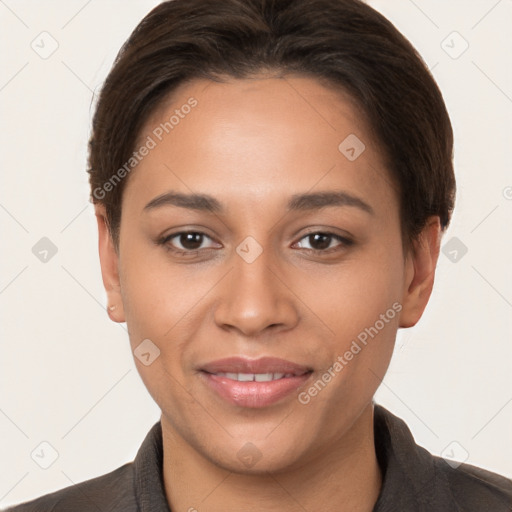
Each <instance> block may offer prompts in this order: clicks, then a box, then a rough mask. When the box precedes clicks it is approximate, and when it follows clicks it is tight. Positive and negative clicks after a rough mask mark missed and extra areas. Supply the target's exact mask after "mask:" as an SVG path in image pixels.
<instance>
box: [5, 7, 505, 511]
mask: <svg viewBox="0 0 512 512" xmlns="http://www.w3.org/2000/svg"><path fill="white" fill-rule="evenodd" d="M157 3H158V2H156V1H154V0H139V1H131V2H127V1H126V0H102V1H100V0H89V1H85V0H66V1H64V0H46V1H45V2H34V1H33V0H24V1H22V0H0V34H1V42H0V44H1V51H0V70H1V71H0V73H1V75H0V108H1V120H0V123H1V133H2V138H1V148H0V165H1V170H2V172H1V188H0V227H1V234H2V236H1V240H2V251H1V267H0V269H1V270H0V308H1V324H0V329H1V331H0V332H1V357H0V386H1V387H0V392H1V394H0V444H1V457H0V460H1V464H2V468H1V472H0V506H6V505H9V504H11V503H17V502H20V501H23V500H27V499H29V498H32V497H35V496H38V495H41V494H44V493H47V492H50V491H53V490H56V489H59V488H61V487H64V486H68V485H71V484H72V483H76V482H79V481H82V480H85V479H88V478H91V477H93V476H98V475H100V474H103V473H106V472H108V471H111V470H113V469H115V468H117V467H118V466H120V465H121V464H123V463H125V462H127V461H130V460H132V459H133V457H134V455H135V453H136V450H137V449H138V447H139V445H140V443H141V441H142V439H143V438H144V436H145V434H146V433H147V431H148V430H149V428H150V427H151V426H152V425H153V424H154V422H156V421H157V420H158V418H159V410H158V408H157V407H156V405H154V404H153V402H152V400H151V398H150V397H149V395H148V393H147V392H146V391H145V388H144V386H143V384H142V382H141V380H140V378H139V376H138V374H137V371H136V369H135V365H134V362H133V360H132V355H131V353H130V349H129V344H128V337H127V333H126V330H125V327H124V325H118V324H114V323H112V322H110V320H109V319H108V317H107V314H106V312H105V310H104V307H105V305H106V301H105V294H104V291H103V288H102V284H101V279H100V269H99V263H98V256H97V238H96V226H95V220H94V216H93V209H92V206H91V204H90V203H89V202H88V184H87V175H86V172H85V168H86V149H87V139H88V133H89V126H90V118H91V115H92V106H91V102H92V96H93V91H97V90H98V87H99V86H100V85H101V83H102V81H103V79H104V78H105V76H106V74H107V72H108V70H109V68H110V66H111V64H112V62H113V59H114V57H115V55H116V53H117V51H118V49H119V48H120V46H121V44H122V43H123V42H124V40H125V39H126V38H127V37H128V35H129V34H130V32H131V31H132V29H133V28H134V27H135V25H136V24H137V23H138V21H139V20H140V19H141V18H142V17H143V16H144V15H145V14H146V13H147V12H148V11H149V10H150V9H151V8H152V7H153V6H154V5H156V4H157ZM369 3H370V4H371V5H372V6H374V7H375V8H377V9H378V10H379V11H381V12H382V13H383V14H384V15H386V16H387V17H388V18H390V19H391V21H392V22H394V23H395V24H396V25H397V27H398V28H399V29H400V30H401V31H402V32H403V33H404V34H405V35H406V36H407V37H408V38H409V39H410V40H411V41H412V43H413V44H414V45H415V46H416V47H417V48H418V50H419V51H420V53H421V54H422V56H423V57H424V59H425V61H426V62H427V64H428V66H429V67H430V68H431V69H432V70H433V74H434V75H435V78H436V79H437V81H438V83H439V85H440V88H441V90H442V91H443V94H444V97H445V100H446V103H447V106H448V110H449V112H450V115H451V117H452V121H453V126H454V131H455V144H456V154H455V164H456V174H457V179H458V197H457V206H456V213H455V215H454V218H453V223H452V225H451V227H450V228H449V231H448V232H447V234H446V235H445V237H444V241H443V245H446V244H447V243H448V244H449V245H448V246H447V247H445V250H444V252H445V254H442V255H441V258H440V261H439V266H438V271H437V281H436V285H435V290H434V295H433V298H432V300H431V302H430V304H429V306H428V308H427V311H426V313H425V315H424V318H423V319H422V320H421V322H420V324H419V325H417V326H416V327H414V328H413V329H408V330H405V331H401V332H400V334H399V337H398V340H397V345H396V351H395V355H394V359H393V362H392V364H391V367H390V369H389V371H388V374H387V376H386V379H385V381H384V383H383V384H382V386H381V388H380V390H379V392H378V395H377V401H378V402H380V403H381V404H383V405H384V406H386V407H388V408H389V409H390V410H391V411H393V412H394V413H395V414H397V415H399V416H401V417H402V418H404V419H405V420H406V422H407V423H408V424H409V426H410V428H411V430H412V431H413V434H414V436H415V438H416V440H417V442H419V443H420V444H422V445H424V446H425V447H426V448H428V449H429V450H430V451H432V452H433V453H435V454H444V455H445V456H446V457H447V458H452V459H459V460H460V459H465V458H466V457H467V461H468V462H469V463H472V464H475V465H479V466H482V467H484V468H488V469H492V470H494V471H497V472H500V473H502V474H505V475H507V476H509V477H511V476H512V457H511V453H512V446H511V444H512V440H511V434H510V433H511V432H512V383H511V371H510V367H511V362H512V343H511V341H512V340H511V338H512V336H511V334H512V314H511V313H512V265H511V261H512V243H511V233H512V229H511V228H512V156H511V155H512V153H511V146H512V144H511V142H512V136H511V132H512V130H511V123H512V71H511V70H512V62H511V55H512V35H511V34H512V32H511V31H510V26H511V25H512V1H511V0H500V1H497V0H472V1H468V0H450V1H446V0H416V1H412V0H373V1H370V2H369ZM44 31H46V32H48V33H49V34H50V36H48V35H45V34H43V35H41V33H42V32H44ZM454 31H456V32H458V33H459V34H460V36H461V37H459V36H458V35H456V34H455V35H454V34H453V32H454ZM462 38H463V39H462ZM464 40H465V41H467V43H468V44H469V47H468V49H467V50H466V51H465V52H464V53H462V54H461V55H459V54H460V53H461V51H462V50H463V49H464V47H465V43H464ZM54 41H55V42H56V43H55V42H54ZM443 41H444V42H443ZM55 44H58V48H57V49H56V51H55V52H54V53H53V54H52V55H49V56H48V55H47V54H45V52H46V53H49V52H50V50H51V49H52V45H55ZM31 45H32V46H31ZM42 57H47V58H42ZM454 57H457V58H454ZM43 237H47V238H49V239H50V240H51V241H52V242H53V244H55V246H56V248H57V250H58V251H57V253H56V254H55V255H54V256H52V257H50V256H51V253H49V254H48V256H47V259H48V261H46V262H43V261H40V259H39V258H38V257H36V255H35V254H34V253H33V252H32V248H33V247H34V245H35V244H36V243H37V242H38V241H39V240H40V239H41V238H43ZM454 237H456V239H455V240H454V239H453V238H454ZM461 243H462V244H464V246H465V247H466V248H467V253H466V254H463V250H462V249H461V248H462V245H461ZM454 251H455V252H454ZM36 253H37V251H36ZM43 256H44V253H42V254H39V257H43ZM453 260H455V261H453ZM333 414H336V411H333ZM43 441H45V442H47V443H49V444H50V445H51V446H52V447H53V449H54V450H56V452H58V455H59V456H58V458H57V459H56V460H55V462H54V463H53V464H52V465H51V466H50V467H49V468H48V469H42V468H41V467H40V465H41V464H42V465H45V464H49V463H50V462H52V449H51V448H49V447H48V445H42V446H41V445H40V443H41V442H43ZM454 441H456V444H454V443H453V442H454ZM34 450H35V452H34ZM31 453H34V455H33V458H32V457H31ZM37 455H39V457H38V456H37Z"/></svg>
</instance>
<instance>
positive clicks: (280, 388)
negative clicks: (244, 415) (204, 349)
mask: <svg viewBox="0 0 512 512" xmlns="http://www.w3.org/2000/svg"><path fill="white" fill-rule="evenodd" d="M199 373H200V376H201V378H202V379H203V381H204V382H205V384H206V385H207V386H208V387H209V388H210V390H212V391H213V392H215V393H216V394H217V395H218V396H220V397H221V398H222V399H224V400H226V401H227V402H228V403H231V404H233V405H237V406H241V407H250V408H258V407H266V406H269V405H272V404H274V403H276V402H279V401H281V400H283V399H284V398H285V397H289V396H290V395H291V394H292V393H293V392H294V391H296V390H297V388H299V387H300V386H302V385H303V384H304V383H305V382H306V381H307V380H308V379H309V377H310V375H311V374H312V373H313V369H312V368H310V367H307V366H303V365H298V364H296V363H293V362H291V361H286V360H284V359H277V358H270V357H263V358H260V359H245V358H241V357H232V358H227V359H221V360H218V361H213V362H211V363H208V364H205V365H203V366H202V367H201V368H200V372H199Z"/></svg>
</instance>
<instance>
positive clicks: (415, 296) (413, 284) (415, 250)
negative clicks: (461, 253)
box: [400, 216, 441, 327]
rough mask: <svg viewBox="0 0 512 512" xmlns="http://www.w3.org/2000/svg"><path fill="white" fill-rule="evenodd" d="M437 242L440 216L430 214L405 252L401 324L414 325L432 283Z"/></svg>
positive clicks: (439, 230)
mask: <svg viewBox="0 0 512 512" xmlns="http://www.w3.org/2000/svg"><path fill="white" fill-rule="evenodd" d="M440 243H441V224H440V220H439V217H438V216H433V217H430V218H429V219H428V221H427V224H426V226H425V228H424V229H423V230H422V232H421V233H420V235H419V236H418V238H417V239H416V240H415V241H414V242H413V247H412V248H411V250H410V251H409V254H408V256H407V260H406V267H407V268H406V279H405V282H404V292H403V300H402V306H403V309H402V312H401V314H400V327H412V326H413V325H416V323H417V322H418V321H419V319H420V318H421V315H422V314H423V311H424V310H425V308H426V306H427V303H428V300H429V298H430V294H431V293H432V288H433V286H434V276H435V271H436V265H437V259H438V257H439V249H440Z"/></svg>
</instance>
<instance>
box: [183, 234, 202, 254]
mask: <svg viewBox="0 0 512 512" xmlns="http://www.w3.org/2000/svg"><path fill="white" fill-rule="evenodd" d="M202 242H203V235H202V234H201V233H183V234H182V235H180V243H181V245H182V246H183V247H185V249H189V250H191V251H193V250H195V249H198V248H199V247H201V244H202Z"/></svg>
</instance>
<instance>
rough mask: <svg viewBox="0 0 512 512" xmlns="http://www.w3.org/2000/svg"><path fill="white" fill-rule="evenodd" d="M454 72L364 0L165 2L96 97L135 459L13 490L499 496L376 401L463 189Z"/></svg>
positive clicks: (270, 497) (377, 502) (59, 504)
mask: <svg viewBox="0 0 512 512" xmlns="http://www.w3.org/2000/svg"><path fill="white" fill-rule="evenodd" d="M452 146H453V136H452V130H451V125H450V120H449V118H448V114H447V112H446V108H445V105H444V102H443V99H442V96H441V93H440V91H439V89H438V87H437V85H436V84H435V82H434V80H433V79H432V77H431V75H430V74H429V72H428V71H427V69H426V68H425V65H424V64H423V62H422V61H421V59H420V58H419V56H418V55H417V53H416V52H415V50H414V49H413V48H412V46H411V45H410V43H408V42H407V41H406V40H405V39H404V37H403V36H402V35H401V34H399V33H398V32H397V30H396V29H395V28H394V27H393V26H392V25H391V24H390V23H389V22H388V21H387V20H386V19H385V18H383V17H382V16H381V15H380V14H378V13H377V12H376V11H374V10H373V9H371V8H370V7H368V6H367V5H365V4H363V3H362V2H360V1H358V0H275V1H271V0H247V1H242V0H215V1H211V0H209V1H205V0H174V1H171V2H163V3H162V4H160V5H159V6H158V7H156V8H155V9H154V10H153V11H152V12H151V13H150V14H149V15H148V16H146V17H145V18H144V19H143V20H142V22H141V23H140V24H139V26H138V27H137V28H136V29H135V31H134V32H133V34H132V35H131V37H130V38H129V40H128V41H127V42H126V44H125V45H124V46H123V48H122V50H121V52H120V54H119V56H118V58H117V60H116V62H115V64H114V67H113V69H112V70H111V72H110V74H109V76H108V78H107V80H106V82H105V85H104V87H103V90H102V91H101V95H100V98H99V101H98V104H97V108H96V114H95V117H94V121H93V133H92V137H91V141H90V156H89V163H90V169H89V173H90V183H91V199H92V201H93V202H94V204H95V210H96V217H97V220H98V231H99V250H100V261H101V269H102V277H103V282H104V285H105V289H106V291H107V296H108V313H109V316H110V318H111V319H112V320H113V321H115V322H126V323H127V326H128V331H129V336H130V343H131V347H132V350H133V352H134V356H135V361H136V364H137V366H138V369H139V372H140V375H141V377H142V379H143V381H144V383H145V384H146V386H147V388H148V390H149V392H150V394H151V395H152V397H153V398H154V400H155V401H156V403H157V404H158V405H159V407H160V408H161V410H162V416H161V421H160V422H159V423H157V424H156V425H155V426H154V427H153V429H152V430H151V431H150V433H149V434H148V436H147V438H146V440H145V441H144V443H143V445H142V447H141V449H140V451H139V453H138V455H137V457H136V459H135V461H134V463H132V464H127V465H125V466H122V467H121V468H119V469H117V470H116V471H114V472H112V473H109V474H107V475H104V476H102V477H99V478H97V479H94V480H90V481H87V482H84V483H81V484H78V485H76V486H72V487H70V488H67V489H63V490H61V491H58V492H57V493H53V494H50V495H46V496H44V497H41V498H39V499H38V500H35V501H32V502H30V503H28V504H24V505H21V506H19V507H15V508H14V509H12V510H18V511H25V510H26V511H28V510H54V511H58V510H62V511H64V510H73V511H82V510H83V511H85V510H94V509H99V510H119V511H121V510H123V511H130V510H134V511H135V510H140V511H149V510H162V511H163V510H173V511H179V510H188V511H193V510H199V511H200V510H208V511H221V510H222V511H226V510H240V509H243V510H254V511H257V510H258V511H259V510H269V511H271V510H289V511H295V510H297V511H299V510H323V511H331V510H332V511H334V510H336V511H339V510H347V511H349V510H350V511H354V510H356V511H368V512H370V511H372V510H373V511H375V512H382V511H385V510H402V511H404V510H407V511H409V510H411V511H413V510H414V511H423V510H425V511H426V510H435V511H439V510H442V511H452V510H453V511H456V510H472V511H473V510H474V511H480V510H482V511H483V510H493V511H505V510H510V506H511V500H512V482H510V481H509V480H507V479H505V478H504V477H500V476H499V475H496V474H493V473H489V472H486V471H483V470H480V469H478V468H474V467H472V466H468V465H458V466H457V467H454V466H455V465H450V464H447V463H446V462H445V461H444V460H443V459H438V458H436V457H433V456H432V455H431V454H429V453H428V452H427V451H426V450H424V449H423V448H421V447H419V446H417V445H416V444H415V442H414V440H413V438H412V436H411V434H410V432H409V430H408V428H407V426H406V425H405V423H404V422H402V421H401V420H400V419H399V418H396V417H395V416H393V415H392V414H391V413H389V412H388V411H386V410H385V409H384V408H382V407H380V406H378V405H376V404H374V402H373V396H374V394H375V392H376V390H377V388H378V386H379V384H380V382H381V381H382V379H383V377H384V375H385V373H386V370H387V368H388V365H389V361H390V358H391V354H392V352H393V347H394V342H395V337H396V333H397V330H398V328H406V327H411V326H413V325H415V324H416V323H417V322H418V320H419V319H420V317H421V315H422V313H423V311H424V309H425V307H426V305H427V302H428V300H429V297H430V293H431V291H432V286H433V281H434V275H435V267H436V262H437V259H438V254H439V245H440V239H441V236H442V233H443V232H444V230H445V229H446V227H447V226H448V224H449V222H450V217H451V213H452V210H453V198H454V192H455V180H454V174H453V165H452Z"/></svg>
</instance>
